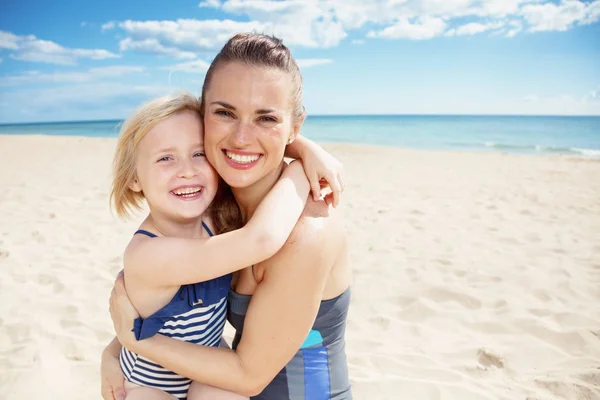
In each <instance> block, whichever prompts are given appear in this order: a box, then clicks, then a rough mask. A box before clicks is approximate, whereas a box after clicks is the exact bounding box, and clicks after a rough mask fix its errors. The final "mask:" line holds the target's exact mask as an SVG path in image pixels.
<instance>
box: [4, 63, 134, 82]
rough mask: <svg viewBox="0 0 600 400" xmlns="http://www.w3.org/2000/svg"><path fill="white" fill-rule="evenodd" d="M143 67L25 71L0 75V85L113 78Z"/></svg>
mask: <svg viewBox="0 0 600 400" xmlns="http://www.w3.org/2000/svg"><path fill="white" fill-rule="evenodd" d="M145 70H146V68H145V67H140V66H131V65H113V66H109V67H98V68H90V69H88V70H86V71H78V72H53V73H41V72H39V71H26V72H24V73H22V74H19V75H9V76H3V77H0V86H16V85H22V84H32V83H84V82H92V81H97V80H99V79H103V78H114V77H119V76H123V75H128V74H134V73H142V72H144V71H145Z"/></svg>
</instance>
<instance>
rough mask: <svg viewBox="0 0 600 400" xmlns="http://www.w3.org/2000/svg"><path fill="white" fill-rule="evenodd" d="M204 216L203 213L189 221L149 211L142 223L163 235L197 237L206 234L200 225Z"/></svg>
mask: <svg viewBox="0 0 600 400" xmlns="http://www.w3.org/2000/svg"><path fill="white" fill-rule="evenodd" d="M204 217H205V216H204V214H203V215H201V216H199V217H198V218H194V219H191V220H189V221H173V220H172V219H168V218H164V217H162V216H160V215H159V214H158V215H157V213H152V212H151V213H150V215H148V218H146V220H145V221H144V223H143V225H147V226H148V229H149V230H153V231H156V233H159V234H161V235H163V236H167V237H180V238H188V239H198V238H201V237H204V236H206V234H207V233H206V232H205V231H204V229H203V227H202V220H203V219H204Z"/></svg>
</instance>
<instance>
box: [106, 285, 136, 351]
mask: <svg viewBox="0 0 600 400" xmlns="http://www.w3.org/2000/svg"><path fill="white" fill-rule="evenodd" d="M109 310H110V317H111V318H112V321H113V325H114V327H115V332H116V334H117V337H118V338H119V342H121V344H122V345H123V346H125V347H127V348H128V349H130V350H132V351H135V349H134V345H135V343H136V342H137V340H136V338H135V334H134V333H133V321H134V320H135V319H136V318H138V317H139V316H140V315H139V314H138V312H137V310H136V309H135V307H134V306H133V304H131V300H129V296H127V291H126V290H125V281H124V279H123V274H122V273H120V274H119V276H118V277H117V279H116V280H115V285H114V287H113V290H112V292H111V294H110V307H109Z"/></svg>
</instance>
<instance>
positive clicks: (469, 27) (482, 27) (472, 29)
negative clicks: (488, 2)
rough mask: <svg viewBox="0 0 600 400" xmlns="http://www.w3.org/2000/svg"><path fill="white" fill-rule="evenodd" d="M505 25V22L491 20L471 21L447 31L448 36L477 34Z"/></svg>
mask: <svg viewBox="0 0 600 400" xmlns="http://www.w3.org/2000/svg"><path fill="white" fill-rule="evenodd" d="M503 25H504V23H503V22H490V23H488V24H481V23H479V22H471V23H468V24H465V25H461V26H459V27H457V28H453V29H450V30H448V32H446V36H466V35H476V34H478V33H482V32H485V31H489V30H494V29H499V28H501V27H502V26H503Z"/></svg>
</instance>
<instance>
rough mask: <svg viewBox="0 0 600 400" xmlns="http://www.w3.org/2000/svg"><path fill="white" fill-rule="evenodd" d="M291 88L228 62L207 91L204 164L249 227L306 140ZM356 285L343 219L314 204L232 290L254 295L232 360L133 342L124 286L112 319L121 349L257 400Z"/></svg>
mask: <svg viewBox="0 0 600 400" xmlns="http://www.w3.org/2000/svg"><path fill="white" fill-rule="evenodd" d="M294 88H295V86H294V82H293V78H292V76H291V74H290V73H288V72H284V71H281V70H279V69H272V68H266V67H254V66H250V65H248V64H245V63H236V62H230V63H225V64H219V66H218V67H217V68H215V69H214V71H213V75H212V77H211V81H210V84H209V86H208V88H207V90H206V91H205V95H204V99H203V101H204V104H205V108H204V127H205V130H206V135H205V148H206V156H207V158H208V159H209V160H210V162H211V164H212V165H213V166H214V168H215V170H216V171H218V173H219V175H220V176H221V177H222V178H223V179H224V180H225V182H227V183H228V184H229V185H230V186H231V188H232V191H233V194H234V196H235V199H236V201H237V203H238V205H239V206H240V210H241V212H242V214H243V216H244V219H245V220H246V221H247V220H248V219H249V218H250V217H252V216H253V214H255V212H256V208H257V206H258V205H259V204H260V202H261V201H262V200H263V199H264V198H265V196H266V195H267V193H269V191H270V190H271V188H272V187H273V185H274V184H275V183H276V182H277V181H278V179H279V177H280V175H281V173H282V171H284V169H285V168H286V163H285V162H284V160H283V156H284V151H285V149H286V146H287V144H288V143H290V142H291V141H294V140H295V139H296V136H297V135H298V133H299V131H300V127H301V125H302V122H303V117H300V118H295V116H294V110H295V106H296V104H295V103H294V96H293V94H294ZM350 280H351V273H350V268H349V263H348V257H347V242H346V236H345V230H344V222H343V219H342V218H341V216H340V214H339V213H338V212H336V211H335V210H333V209H332V208H330V207H329V206H328V204H327V202H326V201H323V200H313V198H312V196H311V197H310V198H309V199H308V201H307V203H306V206H305V208H304V211H303V214H302V216H301V217H300V219H299V220H298V222H297V223H296V226H295V227H294V229H293V230H292V233H291V235H290V236H289V238H288V240H287V241H286V244H285V245H284V246H283V247H282V248H281V249H280V251H279V252H278V253H277V254H275V255H274V256H272V257H271V258H269V259H266V260H264V261H262V262H260V263H255V264H254V268H246V269H244V270H241V271H240V272H239V274H238V277H237V278H234V281H233V282H232V284H233V289H234V290H235V291H236V292H238V293H241V294H248V295H252V296H253V297H252V301H251V303H250V306H249V308H248V312H247V315H246V319H245V322H244V332H243V335H242V337H241V340H240V342H239V344H238V346H237V348H236V350H235V351H233V350H227V349H222V348H220V349H217V348H211V347H206V346H196V345H194V344H192V343H185V342H182V341H179V340H176V339H172V338H167V337H163V336H162V335H155V336H153V337H151V338H148V339H145V340H141V341H136V340H135V337H132V335H131V328H130V327H131V325H132V321H133V319H134V318H135V317H137V313H136V312H135V309H134V308H133V306H132V305H131V303H130V302H129V300H128V299H127V296H126V291H125V288H124V285H123V283H122V279H117V281H116V283H115V293H113V296H111V316H112V317H113V322H114V324H115V329H116V330H117V334H118V336H119V340H120V341H121V343H123V344H124V345H125V346H126V347H128V348H130V349H132V350H133V351H134V352H136V353H138V354H141V355H143V356H144V357H148V358H150V359H153V360H155V361H156V362H158V363H160V364H161V365H163V366H165V367H166V368H169V369H171V370H173V371H175V372H177V373H179V374H180V375H182V376H188V377H189V378H190V379H192V380H194V381H198V382H203V383H205V384H208V385H211V386H215V387H220V388H223V389H226V390H230V391H233V392H238V393H243V394H245V395H250V396H254V395H256V394H258V393H260V392H261V391H262V390H263V389H264V387H265V386H266V385H267V384H269V382H271V380H273V378H274V376H275V375H276V374H277V372H279V371H280V370H281V369H282V368H283V367H284V366H285V364H286V363H287V362H288V361H289V360H290V359H291V358H292V357H293V355H294V354H295V352H296V351H297V350H298V348H299V347H300V346H301V344H302V342H303V341H304V340H305V338H306V335H307V332H308V331H309V330H310V329H311V326H312V324H313V322H314V321H315V318H316V316H317V313H318V310H319V307H320V304H321V301H322V300H327V299H331V298H334V297H336V296H338V295H340V294H341V293H342V292H344V291H345V290H346V289H347V288H348V286H349V284H350ZM114 347H118V342H116V343H115V346H114ZM117 353H118V352H117Z"/></svg>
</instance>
